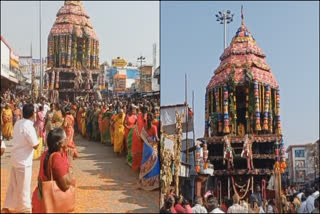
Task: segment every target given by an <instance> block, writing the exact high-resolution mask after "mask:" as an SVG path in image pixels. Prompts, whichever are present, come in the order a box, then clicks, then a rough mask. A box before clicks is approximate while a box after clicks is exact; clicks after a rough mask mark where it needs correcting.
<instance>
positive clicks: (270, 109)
mask: <svg viewBox="0 0 320 214" xmlns="http://www.w3.org/2000/svg"><path fill="white" fill-rule="evenodd" d="M269 133H270V134H272V133H273V124H272V89H270V106H269Z"/></svg>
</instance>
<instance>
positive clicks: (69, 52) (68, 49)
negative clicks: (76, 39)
mask: <svg viewBox="0 0 320 214" xmlns="http://www.w3.org/2000/svg"><path fill="white" fill-rule="evenodd" d="M71 49H72V35H69V36H68V47H67V66H68V67H70V66H71Z"/></svg>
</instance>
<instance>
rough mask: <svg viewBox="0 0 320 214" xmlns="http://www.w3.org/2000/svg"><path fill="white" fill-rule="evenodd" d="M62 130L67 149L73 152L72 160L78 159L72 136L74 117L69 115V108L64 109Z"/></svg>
mask: <svg viewBox="0 0 320 214" xmlns="http://www.w3.org/2000/svg"><path fill="white" fill-rule="evenodd" d="M64 116H65V117H64V122H63V128H64V131H65V133H66V135H67V147H68V148H69V149H70V150H73V152H74V158H77V157H79V153H78V151H77V148H76V145H75V143H74V140H73V135H74V117H73V116H72V114H71V109H70V107H66V109H65V115H64Z"/></svg>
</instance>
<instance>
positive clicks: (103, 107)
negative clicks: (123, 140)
mask: <svg viewBox="0 0 320 214" xmlns="http://www.w3.org/2000/svg"><path fill="white" fill-rule="evenodd" d="M106 111H107V106H106V104H103V105H102V107H101V111H100V113H99V117H98V124H99V132H100V143H103V137H102V135H103V131H104V130H103V124H102V123H103V114H104V113H105V112H106Z"/></svg>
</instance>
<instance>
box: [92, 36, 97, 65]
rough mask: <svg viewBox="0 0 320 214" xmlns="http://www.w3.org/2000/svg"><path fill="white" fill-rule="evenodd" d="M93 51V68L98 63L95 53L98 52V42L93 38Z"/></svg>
mask: <svg viewBox="0 0 320 214" xmlns="http://www.w3.org/2000/svg"><path fill="white" fill-rule="evenodd" d="M92 48H93V51H92V68H95V67H96V66H95V64H96V57H95V53H96V42H95V40H93V46H92Z"/></svg>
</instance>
